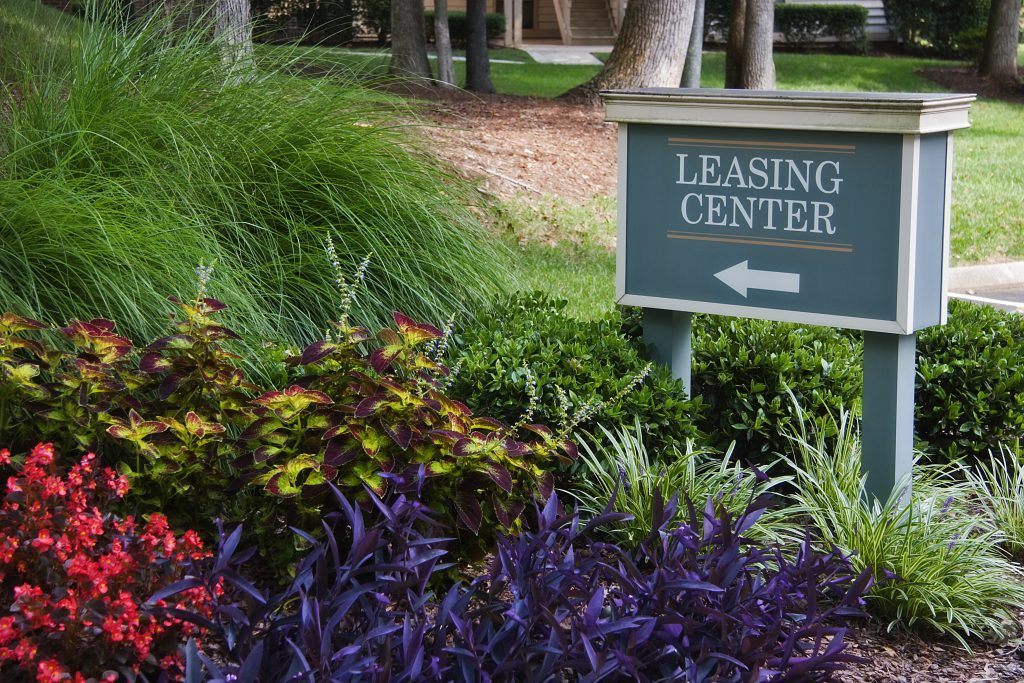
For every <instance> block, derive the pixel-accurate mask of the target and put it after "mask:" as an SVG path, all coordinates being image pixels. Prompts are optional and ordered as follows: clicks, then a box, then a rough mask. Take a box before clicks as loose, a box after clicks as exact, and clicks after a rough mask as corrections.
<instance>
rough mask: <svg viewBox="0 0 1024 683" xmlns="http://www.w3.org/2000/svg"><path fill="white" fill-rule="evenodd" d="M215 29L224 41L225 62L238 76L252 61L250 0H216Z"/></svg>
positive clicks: (218, 36) (219, 37)
mask: <svg viewBox="0 0 1024 683" xmlns="http://www.w3.org/2000/svg"><path fill="white" fill-rule="evenodd" d="M214 31H216V33H217V38H218V39H219V40H221V41H222V43H221V44H222V46H223V49H224V62H225V63H226V64H228V65H229V66H230V67H231V69H232V70H233V72H234V73H235V75H236V77H238V76H239V75H240V74H239V72H240V71H242V70H244V69H246V68H247V67H248V66H249V65H250V64H251V63H252V26H251V24H250V22H249V0H216V4H215V5H214Z"/></svg>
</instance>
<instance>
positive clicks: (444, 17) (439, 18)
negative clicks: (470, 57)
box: [434, 0, 455, 85]
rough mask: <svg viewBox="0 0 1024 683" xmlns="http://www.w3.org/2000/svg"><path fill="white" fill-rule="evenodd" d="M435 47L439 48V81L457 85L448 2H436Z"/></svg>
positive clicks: (446, 0)
mask: <svg viewBox="0 0 1024 683" xmlns="http://www.w3.org/2000/svg"><path fill="white" fill-rule="evenodd" d="M434 46H435V47H436V48H437V80H438V81H440V82H441V83H443V84H444V85H455V64H454V63H453V61H452V36H451V33H450V32H449V30H448V0H434Z"/></svg>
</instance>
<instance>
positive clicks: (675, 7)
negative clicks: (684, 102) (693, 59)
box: [564, 0, 694, 103]
mask: <svg viewBox="0 0 1024 683" xmlns="http://www.w3.org/2000/svg"><path fill="white" fill-rule="evenodd" d="M693 6H694V0H631V2H630V3H629V5H628V6H627V7H626V15H625V16H624V17H623V18H622V28H621V29H620V30H619V36H618V38H616V40H615V47H614V48H613V49H612V54H611V56H610V57H609V58H608V61H607V63H605V65H604V68H602V69H601V71H600V73H598V74H597V75H596V76H594V78H592V79H591V80H590V81H588V82H586V83H584V84H583V85H581V86H578V87H576V88H573V89H572V90H570V91H569V92H567V93H565V95H564V97H566V98H569V99H574V100H578V101H584V102H590V103H596V102H598V93H599V92H600V91H601V90H610V89H616V88H675V87H677V86H678V85H679V82H680V80H681V78H682V75H683V63H684V62H685V61H686V53H685V52H684V51H683V50H682V49H681V46H683V45H689V42H690V29H691V27H692V25H693Z"/></svg>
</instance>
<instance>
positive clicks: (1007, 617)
mask: <svg viewBox="0 0 1024 683" xmlns="http://www.w3.org/2000/svg"><path fill="white" fill-rule="evenodd" d="M835 432H836V434H837V435H836V437H834V438H833V439H830V440H828V441H827V442H826V438H825V437H824V436H822V435H814V436H810V437H809V436H808V435H807V434H806V433H803V434H801V435H800V436H799V437H796V438H795V439H794V443H795V446H796V456H795V458H794V460H793V461H792V465H793V468H794V471H795V472H796V478H795V480H794V485H795V488H796V490H795V492H794V493H793V494H792V497H793V501H794V503H795V507H794V512H796V513H797V514H804V515H806V516H807V517H808V518H809V519H810V521H811V523H812V524H813V526H814V527H815V528H816V531H817V534H818V537H819V540H820V542H821V543H822V544H823V545H824V546H825V547H833V546H834V547H837V548H840V549H841V550H842V551H844V552H846V553H850V559H851V562H852V563H853V566H854V567H855V568H856V569H858V570H862V569H867V570H870V571H871V572H872V573H873V574H874V576H875V580H876V581H875V584H874V586H873V587H872V588H871V590H870V591H868V593H867V595H866V600H867V610H868V612H869V613H870V614H872V615H875V616H877V617H879V618H880V619H883V620H886V621H888V624H889V628H890V629H893V628H897V627H900V628H915V629H924V630H926V631H932V632H935V633H939V634H941V635H944V636H949V637H952V638H956V639H957V640H959V641H960V642H961V643H962V644H963V645H964V646H965V647H967V646H968V641H969V640H970V639H981V638H1004V637H1006V636H1008V635H1009V634H1010V633H1011V631H1012V629H1011V625H1012V624H1013V623H1014V622H1015V611H1016V610H1018V609H1021V608H1024V583H1022V580H1024V571H1022V570H1021V568H1020V567H1019V566H1018V565H1016V564H1014V563H1013V562H1011V561H1010V559H1009V558H1008V557H1007V556H1006V555H1005V554H1004V553H1003V552H1002V551H1001V550H1000V548H999V545H1000V543H1001V542H1002V541H1003V539H1004V536H1003V534H1002V533H1001V532H1000V531H998V530H997V529H995V528H994V527H993V526H992V524H991V522H990V520H989V519H988V518H987V517H985V516H982V515H978V514H976V511H974V512H972V511H971V509H970V507H969V500H970V496H971V486H970V485H968V484H965V483H963V482H962V481H961V482H957V481H955V480H953V479H952V478H950V477H949V476H948V474H943V473H942V472H940V471H939V470H938V469H936V468H934V467H927V466H921V465H917V466H916V467H915V475H916V476H915V478H914V481H913V487H912V491H911V493H910V497H909V501H907V499H906V496H907V493H906V487H907V482H901V483H900V484H898V485H897V487H896V488H895V489H894V490H893V492H892V493H891V495H890V496H889V497H888V498H887V499H886V500H884V501H879V500H876V499H874V498H869V496H868V494H867V491H866V489H865V482H866V477H865V475H864V474H862V473H861V471H860V439H859V435H858V433H857V429H856V426H855V424H854V422H853V421H852V420H850V419H849V417H848V415H846V414H843V415H842V416H841V417H840V419H839V420H838V421H837V424H836V429H835Z"/></svg>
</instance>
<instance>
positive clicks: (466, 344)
mask: <svg viewBox="0 0 1024 683" xmlns="http://www.w3.org/2000/svg"><path fill="white" fill-rule="evenodd" d="M565 307H566V302H565V301H560V300H557V299H551V298H549V297H547V296H546V295H543V294H531V295H515V296H512V297H511V298H508V299H505V300H502V301H499V302H498V303H496V304H495V306H494V307H493V308H492V309H491V311H490V313H489V314H484V315H481V316H479V318H478V321H479V322H478V323H477V324H476V326H474V327H472V328H471V329H469V330H467V331H466V332H464V333H463V334H462V335H461V337H460V338H459V339H457V340H456V342H457V344H458V346H459V347H460V349H459V353H457V354H456V355H457V357H459V358H461V362H462V367H461V371H460V372H459V374H458V377H457V378H456V380H455V383H454V385H453V387H452V395H454V396H457V397H458V398H459V400H461V401H464V402H465V403H466V404H468V405H471V406H473V407H474V408H475V409H476V410H478V411H482V412H486V413H487V414H489V415H493V416H494V417H497V418H499V419H501V420H503V421H505V422H508V423H514V422H516V421H517V420H518V419H519V418H520V417H521V416H522V414H523V411H524V410H525V409H526V407H527V405H528V404H529V394H528V392H527V389H526V382H527V371H526V368H529V371H530V372H531V373H532V375H533V377H534V379H535V380H536V383H537V392H538V404H537V410H536V413H535V415H534V417H533V419H534V421H536V422H543V423H545V424H552V425H555V424H557V423H559V422H560V421H561V419H562V415H561V409H560V404H559V400H558V396H557V392H556V389H555V387H561V388H562V390H564V391H565V392H566V394H567V396H568V397H569V401H570V404H571V406H570V412H573V411H575V410H577V409H579V408H580V407H581V406H583V405H586V404H588V403H590V404H592V403H594V402H597V401H601V400H605V399H609V398H611V397H613V396H615V395H616V394H617V393H619V392H620V391H621V390H622V389H623V388H624V387H625V386H626V385H628V384H629V383H630V381H631V379H632V378H633V377H634V376H636V375H637V373H639V372H641V371H642V370H643V368H644V366H645V365H646V364H647V361H646V360H645V359H644V356H643V349H642V346H640V345H638V344H636V343H635V342H634V341H633V340H632V339H630V338H628V337H626V336H624V335H623V334H621V333H620V331H619V328H620V325H621V318H620V315H619V314H618V312H615V313H611V314H609V315H608V316H606V317H605V318H604V319H601V320H596V321H579V320H576V319H575V318H573V317H572V316H570V315H569V314H568V313H566V311H565ZM701 410H702V407H701V402H700V401H688V400H687V399H686V397H685V396H684V395H683V388H682V384H681V383H680V382H679V381H677V380H674V379H672V377H671V374H670V373H669V371H668V369H667V368H664V367H655V368H653V370H652V372H651V374H650V376H649V377H648V378H647V379H646V380H645V381H644V382H643V383H642V384H641V385H640V386H639V387H638V388H636V389H633V390H632V391H630V392H628V393H627V394H626V395H625V396H624V397H623V398H622V400H621V401H618V402H616V403H613V404H610V405H608V406H606V407H605V408H604V409H603V410H602V411H601V412H600V413H599V414H597V415H596V416H594V418H593V419H591V420H587V421H586V422H584V423H583V424H581V425H580V426H581V427H582V428H583V429H587V430H593V429H594V428H595V426H596V424H598V423H600V424H603V425H605V426H606V427H609V428H611V427H616V426H624V427H630V428H632V426H633V423H634V419H635V418H639V420H640V425H641V428H642V430H643V432H644V436H645V443H647V444H648V445H649V446H651V448H652V452H653V451H654V450H656V449H658V448H660V447H664V446H680V447H683V446H685V441H686V439H688V438H694V437H699V436H701V435H700V434H699V432H698V429H697V428H696V426H695V424H694V423H695V420H701V419H702V418H701V416H700V413H701Z"/></svg>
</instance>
